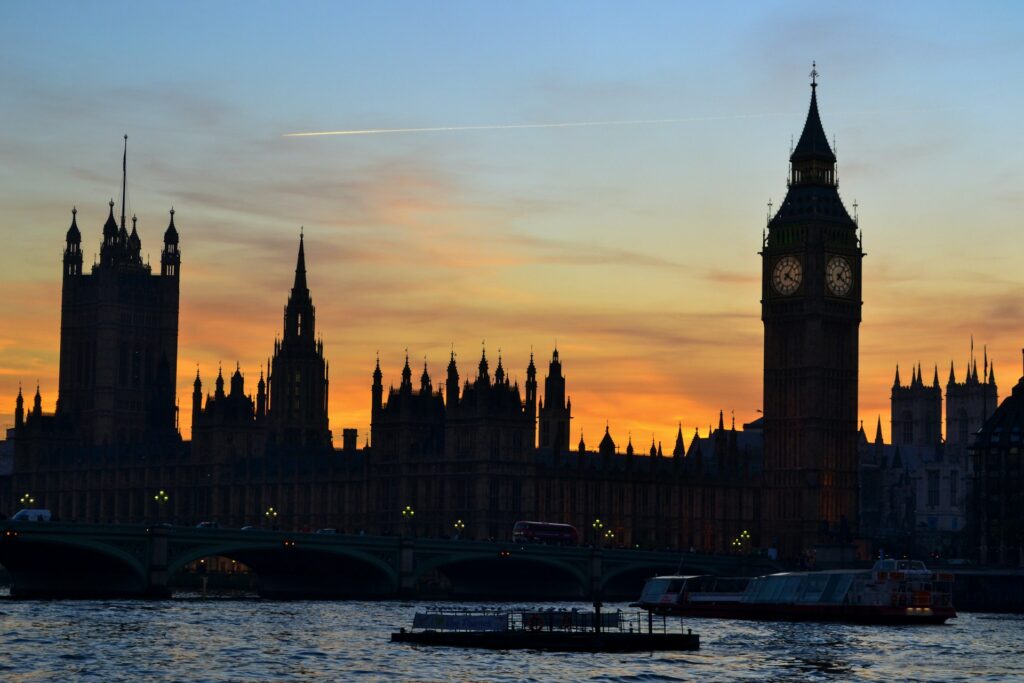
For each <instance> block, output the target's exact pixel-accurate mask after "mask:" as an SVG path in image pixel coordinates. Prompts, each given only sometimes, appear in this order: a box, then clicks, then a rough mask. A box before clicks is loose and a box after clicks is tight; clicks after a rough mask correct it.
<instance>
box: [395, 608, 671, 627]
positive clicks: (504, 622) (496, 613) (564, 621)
mask: <svg viewBox="0 0 1024 683" xmlns="http://www.w3.org/2000/svg"><path fill="white" fill-rule="evenodd" d="M598 624H599V628H598ZM413 628H414V629H424V630H434V631H527V632H531V631H532V632H541V631H546V632H556V631H557V632H560V633H594V632H596V631H598V630H600V631H601V632H608V633H683V632H685V631H686V629H684V628H683V624H682V619H680V618H679V617H670V616H666V615H655V614H652V613H651V612H647V611H643V612H641V611H636V612H625V611H623V610H616V611H614V612H605V611H602V612H600V618H599V619H598V618H597V613H595V612H593V611H583V610H575V609H573V610H567V609H522V610H517V609H513V610H501V609H458V608H439V609H434V610H430V611H428V612H417V613H416V614H415V616H414V618H413Z"/></svg>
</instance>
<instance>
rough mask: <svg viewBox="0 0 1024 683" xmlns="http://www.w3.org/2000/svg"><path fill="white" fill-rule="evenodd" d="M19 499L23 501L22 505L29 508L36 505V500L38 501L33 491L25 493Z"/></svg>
mask: <svg viewBox="0 0 1024 683" xmlns="http://www.w3.org/2000/svg"><path fill="white" fill-rule="evenodd" d="M18 500H19V501H21V506H22V507H27V508H28V507H32V506H33V505H35V502H36V499H35V498H33V497H32V494H31V493H25V495H23V496H22V497H21V498H19V499H18Z"/></svg>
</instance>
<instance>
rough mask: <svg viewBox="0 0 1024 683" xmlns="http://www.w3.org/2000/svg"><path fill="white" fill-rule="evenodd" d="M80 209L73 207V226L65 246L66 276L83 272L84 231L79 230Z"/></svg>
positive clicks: (69, 230) (69, 229)
mask: <svg viewBox="0 0 1024 683" xmlns="http://www.w3.org/2000/svg"><path fill="white" fill-rule="evenodd" d="M77 214H78V209H77V208H74V207H72V209H71V227H70V228H68V234H67V243H66V245H65V247H64V277H65V278H68V277H74V276H76V275H81V274H82V233H81V232H80V231H79V230H78V220H77V218H78V216H77Z"/></svg>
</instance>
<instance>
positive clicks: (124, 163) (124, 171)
mask: <svg viewBox="0 0 1024 683" xmlns="http://www.w3.org/2000/svg"><path fill="white" fill-rule="evenodd" d="M127 188H128V134H127V133H125V135H124V156H123V157H122V158H121V228H122V229H124V227H125V226H124V198H125V194H126V190H127Z"/></svg>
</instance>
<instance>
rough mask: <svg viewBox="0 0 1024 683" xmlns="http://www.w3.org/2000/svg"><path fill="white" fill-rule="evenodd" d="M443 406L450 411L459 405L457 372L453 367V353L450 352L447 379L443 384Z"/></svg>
mask: <svg viewBox="0 0 1024 683" xmlns="http://www.w3.org/2000/svg"><path fill="white" fill-rule="evenodd" d="M444 391H445V398H444V402H445V405H446V406H447V407H448V408H449V409H451V408H454V407H455V406H456V405H458V403H459V370H458V368H457V367H456V366H455V351H454V349H453V350H452V356H451V359H450V360H449V361H448V378H447V379H446V380H445V384H444Z"/></svg>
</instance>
